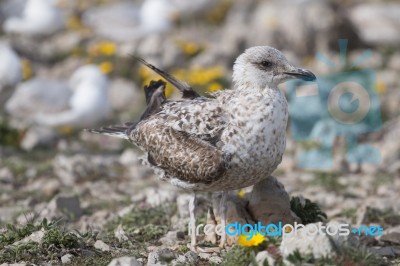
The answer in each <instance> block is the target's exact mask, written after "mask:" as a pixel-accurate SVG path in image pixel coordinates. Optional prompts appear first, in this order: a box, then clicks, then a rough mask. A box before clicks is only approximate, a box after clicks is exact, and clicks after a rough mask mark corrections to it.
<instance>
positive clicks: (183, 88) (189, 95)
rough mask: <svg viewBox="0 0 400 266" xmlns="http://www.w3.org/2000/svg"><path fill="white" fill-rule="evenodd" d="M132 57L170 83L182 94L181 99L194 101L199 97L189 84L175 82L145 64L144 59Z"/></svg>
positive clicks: (169, 76) (148, 64) (171, 77)
mask: <svg viewBox="0 0 400 266" xmlns="http://www.w3.org/2000/svg"><path fill="white" fill-rule="evenodd" d="M132 57H133V58H135V59H136V60H138V61H139V62H141V63H142V64H144V65H145V66H147V67H148V68H150V69H151V70H153V71H154V72H156V73H157V74H158V75H160V76H161V77H163V78H165V79H166V80H167V81H168V82H169V83H171V84H172V85H173V86H174V87H175V88H177V89H178V90H179V91H180V92H181V93H182V98H185V99H194V98H197V97H200V95H199V94H198V93H197V92H196V91H194V90H193V88H192V87H190V86H189V84H187V83H186V82H184V81H180V80H177V79H176V78H174V77H173V76H171V75H170V74H168V73H167V72H165V71H163V70H161V69H159V68H157V67H155V66H153V65H152V64H150V63H147V62H146V61H145V60H144V59H142V58H140V57H136V56H134V55H132Z"/></svg>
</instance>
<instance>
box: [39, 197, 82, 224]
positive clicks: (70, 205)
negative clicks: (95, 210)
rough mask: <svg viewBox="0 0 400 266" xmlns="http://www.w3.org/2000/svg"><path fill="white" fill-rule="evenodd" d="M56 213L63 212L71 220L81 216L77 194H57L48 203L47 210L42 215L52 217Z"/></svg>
mask: <svg viewBox="0 0 400 266" xmlns="http://www.w3.org/2000/svg"><path fill="white" fill-rule="evenodd" d="M58 214H63V215H65V216H66V217H68V218H69V219H71V220H77V219H79V218H80V217H81V216H82V209H81V205H80V202H79V198H78V196H74V195H58V196H56V197H55V198H54V199H52V200H51V202H50V203H49V205H48V208H47V212H46V211H43V215H45V216H46V217H48V218H54V217H55V216H57V215H58Z"/></svg>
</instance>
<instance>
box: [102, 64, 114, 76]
mask: <svg viewBox="0 0 400 266" xmlns="http://www.w3.org/2000/svg"><path fill="white" fill-rule="evenodd" d="M99 67H100V71H101V72H103V74H109V73H111V72H112V71H113V70H114V65H113V64H112V63H111V62H108V61H106V62H102V63H100V65H99Z"/></svg>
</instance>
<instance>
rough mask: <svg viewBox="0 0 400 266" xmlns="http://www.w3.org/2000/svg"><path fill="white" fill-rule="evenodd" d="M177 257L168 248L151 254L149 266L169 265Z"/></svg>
mask: <svg viewBox="0 0 400 266" xmlns="http://www.w3.org/2000/svg"><path fill="white" fill-rule="evenodd" d="M175 257H176V256H175V253H174V252H173V251H172V250H170V249H168V248H164V249H159V250H155V251H152V252H150V253H149V256H148V259H147V265H148V266H153V265H168V264H169V263H170V262H171V261H172V260H173V259H175Z"/></svg>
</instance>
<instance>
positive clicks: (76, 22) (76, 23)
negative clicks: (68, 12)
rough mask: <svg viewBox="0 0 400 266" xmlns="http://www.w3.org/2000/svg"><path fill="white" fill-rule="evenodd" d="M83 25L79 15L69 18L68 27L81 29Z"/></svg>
mask: <svg viewBox="0 0 400 266" xmlns="http://www.w3.org/2000/svg"><path fill="white" fill-rule="evenodd" d="M82 28H83V25H82V22H81V20H80V19H79V17H77V16H70V17H68V19H67V29H69V30H79V29H82Z"/></svg>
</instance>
